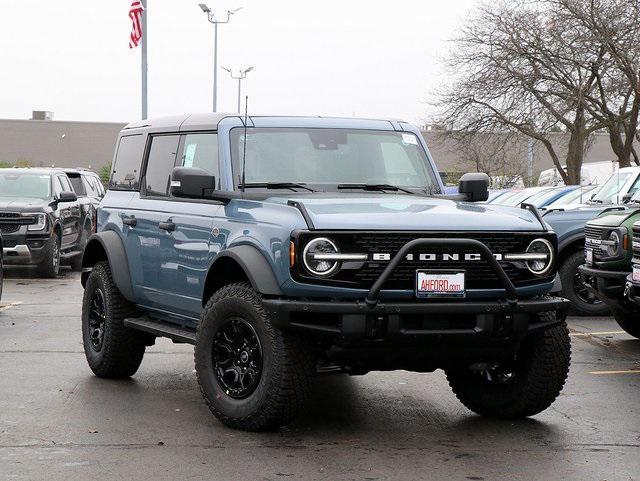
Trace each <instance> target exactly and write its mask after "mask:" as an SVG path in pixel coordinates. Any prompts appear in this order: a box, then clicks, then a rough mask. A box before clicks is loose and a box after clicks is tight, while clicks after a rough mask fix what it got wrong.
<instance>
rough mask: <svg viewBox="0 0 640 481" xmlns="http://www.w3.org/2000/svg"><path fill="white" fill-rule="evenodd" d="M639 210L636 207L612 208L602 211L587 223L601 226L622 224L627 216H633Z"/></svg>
mask: <svg viewBox="0 0 640 481" xmlns="http://www.w3.org/2000/svg"><path fill="white" fill-rule="evenodd" d="M638 212H640V210H639V209H638V208H635V209H633V208H632V209H624V210H612V211H608V212H603V213H602V214H600V216H598V217H596V218H595V219H593V220H590V221H589V225H593V226H603V227H618V226H620V225H622V224H623V223H624V222H625V221H626V220H627V219H628V218H629V217H631V216H635V215H637V214H638Z"/></svg>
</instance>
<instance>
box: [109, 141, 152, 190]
mask: <svg viewBox="0 0 640 481" xmlns="http://www.w3.org/2000/svg"><path fill="white" fill-rule="evenodd" d="M144 139H145V137H144V135H140V134H138V135H125V136H122V137H120V141H119V142H118V148H117V150H116V157H115V161H114V163H113V171H112V172H111V180H110V181H109V188H110V189H114V190H138V189H139V188H140V166H141V164H142V155H143V153H144Z"/></svg>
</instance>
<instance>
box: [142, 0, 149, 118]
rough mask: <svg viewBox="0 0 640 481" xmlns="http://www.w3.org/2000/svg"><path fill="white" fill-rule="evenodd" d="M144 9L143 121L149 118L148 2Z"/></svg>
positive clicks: (144, 1)
mask: <svg viewBox="0 0 640 481" xmlns="http://www.w3.org/2000/svg"><path fill="white" fill-rule="evenodd" d="M141 3H142V8H144V10H143V11H142V52H141V53H142V55H141V57H142V64H141V69H142V120H145V119H146V118H147V43H148V39H149V32H148V31H147V0H141Z"/></svg>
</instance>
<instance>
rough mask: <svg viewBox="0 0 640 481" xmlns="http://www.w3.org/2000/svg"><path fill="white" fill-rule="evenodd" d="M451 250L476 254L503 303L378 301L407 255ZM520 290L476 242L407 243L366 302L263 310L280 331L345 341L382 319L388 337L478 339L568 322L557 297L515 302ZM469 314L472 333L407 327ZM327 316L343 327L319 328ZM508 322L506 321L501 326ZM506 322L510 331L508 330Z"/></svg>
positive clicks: (277, 304) (274, 302) (295, 303)
mask: <svg viewBox="0 0 640 481" xmlns="http://www.w3.org/2000/svg"><path fill="white" fill-rule="evenodd" d="M433 245H440V246H441V245H449V246H459V247H471V248H474V249H477V250H478V252H479V253H480V255H481V257H482V259H484V260H485V261H486V262H487V263H488V265H489V266H490V267H491V269H492V270H493V272H494V273H495V274H496V276H497V277H498V279H499V280H500V281H501V283H502V285H503V286H504V296H503V297H502V298H499V299H489V300H485V299H479V300H471V301H466V300H464V301H461V300H455V301H443V300H440V299H438V300H437V301H435V302H425V301H424V300H406V299H405V300H391V299H384V300H379V295H380V291H381V289H382V286H383V285H384V283H385V281H386V280H387V279H388V278H389V276H390V275H391V274H392V273H393V271H394V270H395V269H396V268H397V267H398V265H399V264H400V262H402V260H403V259H404V258H405V256H406V255H407V253H409V251H411V250H412V249H414V248H416V247H418V246H433ZM517 297H518V296H517V291H516V288H515V286H514V284H513V282H512V281H511V279H509V276H508V275H507V274H506V272H505V271H504V269H503V268H502V266H501V265H500V263H499V262H498V261H497V260H496V258H495V257H494V256H493V254H492V253H491V251H490V250H489V248H488V247H487V246H486V245H485V244H483V243H482V242H480V241H477V240H475V239H444V238H420V239H414V240H411V241H409V242H407V243H406V244H405V245H404V246H403V247H402V248H401V249H400V250H399V251H398V252H397V253H396V254H395V256H394V257H393V259H392V260H391V261H390V262H389V264H388V265H387V267H386V268H385V269H384V271H383V272H382V273H381V274H380V276H379V277H378V279H377V280H376V281H375V282H374V284H373V285H372V286H371V288H370V289H369V291H368V293H367V295H366V297H365V299H364V302H363V301H362V300H357V299H346V300H339V299H327V300H318V299H308V298H303V299H295V298H294V299H291V298H269V297H263V301H262V302H263V305H264V306H265V308H266V310H267V311H268V312H269V313H270V314H271V315H272V319H273V322H274V324H275V325H276V326H278V327H280V328H289V329H295V330H302V331H307V332H316V333H325V334H339V335H344V336H353V335H356V336H363V335H368V334H366V333H368V332H369V330H370V326H369V323H368V322H369V321H368V319H371V316H373V317H374V318H376V317H379V316H383V317H386V318H387V319H388V323H387V326H386V332H387V334H388V335H409V336H416V335H420V336H423V335H438V336H439V335H456V336H466V335H470V336H474V337H475V336H478V335H486V334H489V335H491V333H496V332H511V335H516V333H517V332H518V333H520V334H519V335H521V336H522V335H524V334H525V333H526V332H533V331H537V330H544V329H548V328H550V327H553V326H554V325H557V324H558V323H560V322H563V321H564V314H565V312H566V311H567V309H568V307H569V301H567V300H566V299H562V298H558V297H549V296H546V297H541V298H540V297H539V298H533V299H521V300H518V298H517ZM550 311H554V312H557V313H558V314H559V315H557V316H554V317H553V318H551V319H546V318H545V319H542V318H539V317H538V313H541V312H550ZM415 314H417V315H429V314H435V315H441V314H446V315H450V314H466V315H471V316H473V317H474V318H475V325H474V326H473V327H469V328H464V329H448V328H445V329H439V328H437V327H433V328H431V327H430V328H427V329H420V330H416V329H411V328H409V327H406V326H403V324H402V319H403V318H404V316H411V315H415ZM324 316H334V317H333V318H332V319H336V317H335V316H337V319H339V322H335V323H333V324H327V323H323V322H321V320H322V319H323V318H324ZM500 319H504V320H505V321H501V320H500ZM505 322H506V323H507V324H510V325H511V326H512V327H511V328H507V329H506V330H504V329H503V328H504V327H505Z"/></svg>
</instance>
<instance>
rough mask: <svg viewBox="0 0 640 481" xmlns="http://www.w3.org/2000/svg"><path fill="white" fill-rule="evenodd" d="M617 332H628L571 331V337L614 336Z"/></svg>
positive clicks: (622, 332)
mask: <svg viewBox="0 0 640 481" xmlns="http://www.w3.org/2000/svg"><path fill="white" fill-rule="evenodd" d="M615 334H626V333H625V332H624V331H603V332H571V333H569V336H571V337H589V336H613V335H615Z"/></svg>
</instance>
